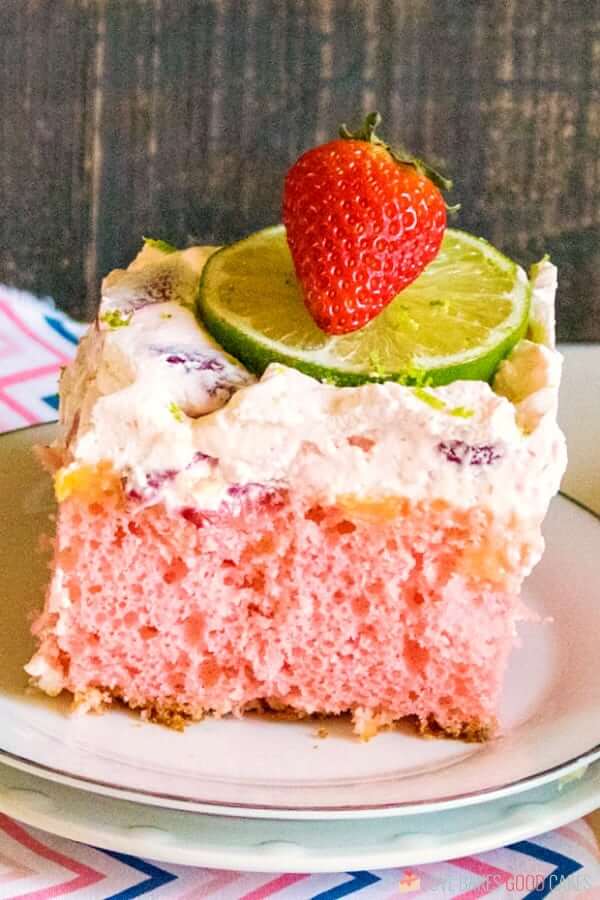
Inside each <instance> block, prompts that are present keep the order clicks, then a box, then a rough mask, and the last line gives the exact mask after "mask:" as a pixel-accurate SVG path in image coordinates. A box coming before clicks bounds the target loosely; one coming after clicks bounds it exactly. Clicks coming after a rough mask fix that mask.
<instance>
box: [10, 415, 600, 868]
mask: <svg viewBox="0 0 600 900" xmlns="http://www.w3.org/2000/svg"><path fill="white" fill-rule="evenodd" d="M51 431H52V426H44V427H40V428H35V429H28V430H25V431H20V432H13V433H11V434H7V435H5V436H3V437H2V438H0V493H1V495H2V497H3V499H4V500H5V510H6V512H5V515H4V517H3V520H2V524H1V526H0V598H1V601H2V611H3V628H2V632H1V633H0V810H1V811H3V812H5V813H7V814H9V815H12V816H14V817H15V818H17V819H20V820H21V821H24V822H26V823H28V824H30V825H36V826H38V827H40V828H43V829H46V830H48V831H51V832H54V833H56V834H60V835H63V836H65V837H69V838H73V839H75V840H79V841H84V842H88V843H93V844H96V845H99V846H102V847H106V848H110V849H114V850H121V851H124V852H127V853H133V854H137V855H141V856H149V857H152V858H154V859H158V860H165V861H169V862H174V863H184V864H195V865H202V866H211V867H218V868H232V869H243V870H257V871H262V872H266V871H289V872H292V871H294V872H319V871H334V870H345V869H348V868H350V869H357V868H384V867H386V866H401V865H406V864H413V865H416V864H419V863H424V862H432V861H436V860H441V859H448V858H452V857H456V856H462V855H465V854H470V853H475V852H480V851H482V850H486V849H490V848H492V847H497V846H500V845H502V844H506V843H509V842H512V841H515V840H520V839H523V838H526V837H530V836H532V835H533V834H537V833H540V832H542V831H546V830H548V829H550V828H553V827H557V826H559V825H561V824H564V823H565V822H567V821H569V820H572V819H574V818H577V817H578V816H581V815H584V814H585V813H587V812H590V811H591V810H593V809H595V808H596V807H598V806H600V672H599V668H598V651H597V636H598V634H600V604H598V597H599V596H600V573H599V570H598V565H597V560H598V559H599V558H600V521H599V520H598V519H596V518H595V517H594V516H593V514H592V513H590V512H589V511H587V510H585V509H583V508H582V507H580V506H578V505H577V504H575V503H574V502H573V501H571V500H568V499H567V498H565V497H558V498H557V499H556V500H555V501H554V504H553V507H552V509H551V512H550V514H549V517H548V520H547V526H546V538H547V544H548V549H547V552H546V555H545V557H544V559H543V562H542V563H541V564H540V565H539V566H538V568H537V569H536V570H535V572H534V574H533V575H532V576H531V578H530V580H529V581H528V583H527V587H526V590H525V600H526V603H527V605H528V606H529V607H530V608H531V609H532V610H534V611H535V612H536V613H538V614H539V616H540V617H541V618H542V620H543V622H542V624H540V623H536V624H533V623H525V624H524V625H523V626H522V629H521V638H522V644H521V647H520V649H518V650H517V651H516V653H515V654H514V657H513V659H512V662H511V668H510V673H509V677H508V680H507V684H506V690H505V695H504V701H503V709H502V717H501V722H502V730H501V734H500V735H499V736H498V737H497V738H496V739H495V740H493V741H491V742H490V743H488V744H485V745H479V744H463V743H459V742H453V741H445V740H443V741H442V740H429V741H428V740H424V739H421V738H418V737H417V736H415V734H414V732H413V731H411V730H410V729H409V728H407V729H406V730H395V731H391V732H387V733H383V734H381V735H379V736H378V737H377V739H376V740H374V741H371V742H370V743H369V744H362V743H360V742H359V741H357V739H356V738H355V737H354V736H353V735H352V732H351V729H350V726H349V724H348V723H346V722H343V721H332V722H326V723H321V722H319V723H315V722H311V721H305V722H293V723H291V722H280V721H275V720H273V721H271V720H268V719H266V718H252V717H249V718H246V719H244V720H242V721H238V720H235V719H225V720H221V721H216V720H207V721H206V722H203V723H201V724H199V725H195V726H192V727H190V728H188V729H187V730H186V731H185V733H183V734H179V733H176V732H172V731H169V730H167V729H165V728H161V727H158V726H155V725H150V724H145V723H142V722H140V720H139V719H138V718H137V717H135V716H133V715H131V714H129V713H128V712H126V711H124V710H115V711H111V712H110V713H108V714H106V715H103V716H80V717H79V716H72V715H70V714H69V710H68V705H67V703H66V701H65V702H63V701H62V700H61V699H60V698H59V699H57V700H49V699H48V698H44V697H41V696H38V695H35V694H31V693H28V692H27V691H26V677H25V675H24V673H23V670H22V666H23V664H24V662H26V660H27V659H28V658H29V656H30V654H31V651H32V642H31V639H30V637H29V625H28V623H29V617H30V611H31V610H32V609H33V608H35V607H37V606H39V604H40V601H41V596H42V592H43V583H44V580H45V577H46V570H45V564H44V560H43V559H42V558H41V556H39V555H38V554H37V550H36V547H37V544H38V541H39V535H40V534H41V533H42V532H43V531H44V529H46V528H47V517H48V513H49V511H50V510H51V508H52V501H51V497H50V491H49V486H48V479H47V478H46V477H44V476H43V475H42V474H40V472H39V470H38V468H37V466H36V464H35V462H34V460H33V458H32V454H31V447H32V445H33V444H35V443H38V442H46V441H48V440H49V439H51ZM596 760H599V762H595V761H596Z"/></svg>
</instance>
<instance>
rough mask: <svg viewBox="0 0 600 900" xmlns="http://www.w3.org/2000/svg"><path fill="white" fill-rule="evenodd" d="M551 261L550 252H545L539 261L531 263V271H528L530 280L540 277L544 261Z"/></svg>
mask: <svg viewBox="0 0 600 900" xmlns="http://www.w3.org/2000/svg"><path fill="white" fill-rule="evenodd" d="M549 262H550V254H549V253H544V255H543V256H542V258H541V259H539V260H538V261H537V262H534V263H531V265H530V266H529V272H528V274H529V280H530V281H535V279H536V278H537V277H538V275H539V272H540V269H541V268H542V266H543V265H544V263H549Z"/></svg>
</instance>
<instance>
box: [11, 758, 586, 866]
mask: <svg viewBox="0 0 600 900" xmlns="http://www.w3.org/2000/svg"><path fill="white" fill-rule="evenodd" d="M7 768H8V767H5V766H2V765H0V811H1V812H4V813H5V814H6V815H9V816H12V817H13V818H16V819H18V820H19V821H21V822H23V823H24V824H26V825H28V826H32V827H37V828H41V829H43V830H45V831H47V832H50V833H52V834H55V835H59V836H60V837H62V838H65V839H68V840H74V841H79V842H83V843H86V844H92V845H93V846H96V847H104V848H105V849H107V850H112V851H117V852H124V853H129V854H132V855H135V856H141V857H146V858H148V857H149V858H152V859H155V860H157V861H159V862H162V863H166V864H171V865H188V866H202V867H209V868H219V869H225V870H231V871H245V872H265V873H279V872H294V873H306V874H319V873H331V872H334V871H335V872H344V871H348V870H349V869H353V870H355V869H357V868H361V869H372V870H375V871H377V870H383V869H389V868H398V867H400V868H401V867H403V866H406V865H412V866H414V865H427V864H434V863H440V862H443V861H445V860H447V859H453V858H457V857H460V856H465V855H472V854H479V853H485V852H488V851H490V850H493V849H496V848H497V847H498V846H501V845H502V846H506V845H507V844H510V843H513V842H515V841H519V840H526V839H528V838H530V837H533V836H534V835H538V834H541V833H543V832H546V831H548V830H550V829H554V828H558V827H560V826H562V825H565V824H567V823H568V822H571V821H573V820H574V819H576V818H579V817H581V816H585V815H588V814H589V813H590V812H592V811H593V810H594V808H595V807H596V806H597V804H598V803H599V802H600V763H596V764H595V765H591V766H589V767H586V769H585V770H584V771H583V772H582V774H581V777H580V778H579V779H578V780H577V781H576V782H573V783H571V784H569V785H566V786H565V789H564V790H563V789H561V788H560V786H559V787H558V788H557V789H556V790H554V792H553V795H548V794H545V793H544V792H550V791H552V789H553V786H552V785H546V786H542V787H541V788H538V789H537V790H536V789H534V790H532V791H522V792H521V793H520V795H519V796H518V797H513V798H510V797H505V798H499V799H498V800H496V801H494V800H490V801H489V802H488V812H491V813H492V814H493V815H492V819H491V821H490V822H488V823H487V824H484V825H483V826H482V825H481V824H480V825H479V827H473V825H472V824H471V822H470V821H469V820H468V819H467V821H466V822H465V825H464V828H459V829H456V828H455V827H450V828H448V826H447V825H446V829H445V830H443V829H442V828H441V827H440V826H441V821H443V818H444V817H446V816H451V815H452V814H453V813H457V812H460V811H459V810H448V811H442V812H441V816H442V820H440V816H439V815H438V814H437V813H435V812H434V813H425V814H423V816H422V817H421V820H425V822H422V821H419V823H418V826H417V830H416V832H412V833H411V831H410V830H409V831H408V833H407V834H404V835H403V834H402V833H401V831H402V828H403V825H404V828H406V827H407V825H408V826H410V817H406V816H402V815H399V816H396V817H394V818H392V819H390V818H389V817H388V818H386V817H383V818H380V819H371V820H369V821H368V822H364V820H363V824H364V825H367V826H368V827H369V829H372V828H373V829H382V830H384V831H385V830H386V829H388V835H387V836H384V835H379V836H378V838H377V841H376V842H375V841H374V842H373V845H372V846H371V847H366V848H365V849H364V850H361V851H360V853H362V854H364V855H363V856H361V857H360V858H359V859H356V856H357V854H359V855H360V853H359V851H358V850H357V849H356V847H355V848H354V849H353V850H352V854H353V856H352V860H351V863H352V864H351V865H350V860H349V859H348V858H345V859H341V858H339V856H338V858H337V860H336V857H335V856H334V853H335V851H334V850H332V848H331V847H329V848H327V849H326V852H325V853H318V851H315V850H314V849H313V850H312V853H311V852H305V846H303V845H302V833H303V829H304V828H318V829H319V833H318V834H319V843H320V846H321V847H322V846H323V844H324V843H325V840H326V838H329V839H331V835H330V834H329V833H324V831H323V827H322V823H321V822H318V821H317V822H313V821H305V822H295V823H294V822H291V823H290V822H285V823H284V822H280V821H276V820H275V821H274V820H272V821H270V822H267V823H264V822H263V823H261V822H260V821H259V820H256V819H240V818H239V817H238V823H237V824H239V825H240V826H241V828H242V830H243V829H246V830H247V831H250V830H252V829H254V828H256V829H257V830H259V829H260V828H261V827H265V825H266V827H267V828H268V827H272V828H276V829H277V831H276V834H275V835H274V838H272V839H271V840H267V841H264V840H263V841H261V840H258V841H257V840H256V839H255V840H254V842H253V843H251V844H250V843H249V842H248V841H246V843H245V844H243V843H241V835H240V828H238V829H236V832H235V835H234V839H233V840H232V839H231V835H230V833H229V832H227V839H225V835H224V836H223V839H222V843H221V844H217V846H216V847H215V846H214V845H210V844H207V843H206V842H205V841H203V835H204V834H205V832H206V828H209V829H210V830H211V832H212V833H213V834H214V829H215V827H217V828H223V827H224V828H225V829H227V828H228V825H229V823H228V822H227V823H225V824H223V823H221V822H216V823H215V819H216V818H218V817H215V816H214V815H210V814H208V815H206V814H195V813H191V812H188V813H184V812H182V811H180V810H161V811H160V813H159V817H158V819H157V818H152V819H151V820H150V821H148V818H147V817H148V811H149V810H148V807H146V806H145V805H144V804H141V803H128V802H125V801H122V800H118V799H111V798H108V797H103V798H102V807H105V806H106V807H107V809H108V811H110V813H111V814H110V817H109V821H108V827H107V823H106V819H107V816H106V810H105V811H104V812H103V813H102V812H101V814H100V816H99V817H98V805H97V804H96V805H95V806H94V807H93V811H92V813H90V811H88V810H84V812H83V813H82V812H81V811H80V812H79V815H77V813H73V812H71V816H70V817H67V816H64V815H61V813H60V810H61V809H62V810H64V809H65V808H67V809H69V808H70V809H71V811H72V809H73V807H72V805H70V804H69V803H68V802H67V803H66V804H65V803H64V802H63V803H62V804H61V803H60V799H61V798H62V799H63V800H64V798H65V790H66V799H67V801H68V800H69V797H71V799H72V797H73V795H75V798H76V803H77V799H79V800H81V801H82V803H83V804H84V805H85V804H88V803H91V804H94V801H95V800H97V798H96V797H95V795H94V794H91V793H89V792H87V791H81V790H78V789H73V788H70V787H68V786H65V785H61V784H57V783H53V784H52V787H51V789H50V790H51V793H52V792H55V794H57V795H58V799H59V803H58V813H54V812H53V811H52V809H50V810H48V807H47V805H46V803H45V802H44V801H45V799H50V800H51V804H52V797H50V798H48V797H47V794H45V793H44V788H45V787H46V786H47V783H48V782H47V781H46V780H45V779H42V778H39V777H38V776H33V775H28V774H26V775H24V781H23V780H21V783H20V784H17V786H16V792H17V795H16V796H13V797H12V802H11V791H14V790H15V786H14V785H13V786H8V788H7V787H6V785H4V786H3V784H2V782H3V780H4V778H3V775H4V774H5V773H4V771H3V770H5V769H7ZM9 771H13V772H14V770H9ZM18 774H19V776H23V774H24V773H18ZM40 782H41V785H40ZM3 787H4V790H3ZM40 794H41V795H42V798H41V799H42V803H41V804H40V803H39V800H40ZM511 800H512V802H510V801H511ZM496 804H498V808H497V809H494V807H495V806H496ZM54 805H55V806H56V805H57V804H54ZM77 805H79V806H80V805H81V804H77ZM479 809H482V807H479ZM115 812H116V816H115ZM484 812H485V808H484ZM127 814H128V815H127ZM136 815H137V816H140V817H141V821H140V820H138V821H137V822H136V821H135V816H136ZM162 816H164V817H165V818H169V820H173V818H175V820H179V819H180V817H181V822H182V823H183V822H184V821H185V820H187V823H186V824H189V822H190V821H191V822H192V823H193V825H194V833H195V834H197V835H198V837H197V839H196V844H195V846H194V847H188V846H187V844H186V843H185V842H184V841H177V840H175V841H169V842H168V843H167V842H163V841H161V840H160V839H159V840H156V841H153V840H152V838H153V837H158V835H159V834H160V832H161V831H163V830H166V828H163V827H161V826H164V825H165V824H166V823H165V822H163V821H162ZM190 817H191V818H190ZM98 818H99V819H100V821H99V822H98ZM144 818H145V819H146V821H144ZM132 819H133V823H132ZM407 819H408V820H409V821H408V822H407ZM429 819H431V820H432V822H431V824H430V822H429V821H428V820H429ZM123 820H124V821H123ZM205 820H206V821H205ZM90 823H91V825H90ZM94 823H96V827H95V830H94V828H93V825H94ZM175 824H176V823H175ZM356 824H358V823H356ZM82 825H83V827H84V828H85V826H87V827H88V830H87V831H83V832H82V830H81V829H82ZM103 825H104V827H102V826H103ZM327 825H328V826H330V828H331V826H333V831H334V837H335V833H336V832H338V831H339V834H338V840H339V841H340V842H341V841H343V837H344V835H345V833H346V832H345V829H346V828H347V820H337V821H333V822H327ZM422 825H424V827H421V826H422ZM203 826H204V827H203ZM289 827H291V829H292V831H291V833H288V832H287V831H286V828H289ZM90 828H91V831H90ZM153 829H154V831H153ZM299 829H301V833H300V835H299V834H298V830H299ZM172 830H173V829H172V828H171V832H169V833H171V834H172ZM328 831H329V829H328ZM389 831H392V832H393V834H392V836H391V840H390V836H389ZM449 835H450V841H449V840H448V836H449ZM174 836H175V838H176V839H177V837H178V834H177V831H175V835H174ZM236 839H237V845H236ZM403 839H405V840H404V842H403ZM436 839H437V840H436ZM240 844H241V846H240ZM265 844H266V847H265ZM269 845H271V846H269ZM273 845H274V846H273ZM269 851H274V852H269ZM337 852H338V855H339V853H340V850H339V848H338V850H337ZM211 854H212V856H211ZM374 854H375V855H376V858H375V856H374ZM224 857H225V858H224ZM330 860H331V861H330Z"/></svg>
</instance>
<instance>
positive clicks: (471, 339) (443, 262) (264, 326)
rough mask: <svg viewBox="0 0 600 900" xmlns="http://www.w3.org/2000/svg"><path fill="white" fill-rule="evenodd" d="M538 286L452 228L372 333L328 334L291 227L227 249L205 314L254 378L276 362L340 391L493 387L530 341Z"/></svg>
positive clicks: (207, 291)
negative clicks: (391, 385)
mask: <svg viewBox="0 0 600 900" xmlns="http://www.w3.org/2000/svg"><path fill="white" fill-rule="evenodd" d="M530 295H531V288H530V285H529V282H528V280H527V276H526V275H525V273H524V272H523V270H522V269H521V268H520V267H519V266H517V265H516V263H514V262H512V261H511V260H510V259H508V258H507V257H505V256H503V255H502V254H501V253H500V252H499V251H498V250H496V249H495V248H494V247H493V246H492V245H491V244H489V243H487V241H484V240H483V239H481V238H476V237H473V236H472V235H470V234H467V233H466V232H463V231H457V230H453V229H448V230H447V231H446V234H445V236H444V240H443V243H442V246H441V249H440V252H439V253H438V255H437V256H436V258H435V259H434V260H433V261H432V262H431V263H430V264H429V265H428V266H427V268H426V269H425V271H424V272H423V273H422V274H421V275H420V276H419V277H418V278H417V279H416V281H414V282H413V283H412V284H411V285H410V286H409V287H407V288H405V290H403V291H402V292H401V293H400V294H398V296H396V297H395V298H394V300H392V302H391V303H390V305H389V306H388V307H387V308H386V309H385V310H384V311H383V312H382V313H381V314H380V315H378V316H377V317H376V318H375V319H373V320H372V321H371V322H369V324H368V325H366V326H365V327H364V328H361V329H360V330H358V331H355V332H352V333H351V334H345V335H327V334H325V333H324V332H322V331H321V330H320V329H319V328H318V327H317V326H316V324H315V323H314V322H313V320H312V318H311V317H310V315H309V313H308V311H307V310H306V307H305V306H304V302H303V300H302V291H301V287H300V285H299V283H298V280H297V278H296V274H295V271H294V264H293V262H292V258H291V255H290V251H289V248H288V245H287V241H286V237H285V229H284V228H283V226H282V225H278V226H275V227H273V228H267V229H265V230H263V231H259V232H256V233H255V234H252V235H250V237H247V238H245V239H244V240H242V241H239V242H238V243H236V244H232V245H230V246H228V247H224V248H223V249H222V250H220V251H219V252H217V253H215V254H214V255H213V256H212V257H211V258H210V259H209V261H208V263H207V264H206V267H205V269H204V272H203V274H202V279H201V282H200V292H199V298H198V306H199V313H200V316H201V317H202V319H203V321H204V322H205V324H206V326H207V328H208V330H209V331H210V332H211V333H212V335H213V336H214V337H215V338H216V340H217V341H219V343H220V344H221V345H222V346H223V347H224V349H225V350H227V351H228V352H229V353H231V354H232V355H233V356H235V357H237V358H238V359H239V360H240V361H241V362H243V363H244V364H245V365H246V366H247V367H248V368H249V369H251V370H252V371H254V372H256V373H258V374H261V373H262V372H263V371H264V370H265V368H266V367H267V366H268V365H269V363H271V362H281V363H284V364H286V365H290V366H293V367H295V368H297V369H300V370H302V371H304V372H306V373H307V374H309V375H313V376H315V377H317V378H320V379H323V380H328V381H331V382H333V383H336V384H340V385H349V384H362V383H364V382H367V381H386V380H390V379H391V380H396V381H399V382H402V383H405V384H423V383H428V384H432V385H441V384H448V383H450V382H451V381H455V380H457V379H462V378H466V379H477V380H484V381H489V380H490V379H491V377H492V376H493V374H494V372H495V370H496V368H497V366H498V363H499V362H500V360H501V359H502V358H503V357H504V356H506V355H507V354H508V353H509V352H510V350H511V349H512V347H513V346H514V345H515V343H516V342H517V341H518V340H519V339H520V338H521V337H522V336H523V335H524V334H525V331H526V329H527V322H528V316H529V304H530Z"/></svg>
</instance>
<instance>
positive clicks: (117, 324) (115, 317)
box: [100, 309, 133, 328]
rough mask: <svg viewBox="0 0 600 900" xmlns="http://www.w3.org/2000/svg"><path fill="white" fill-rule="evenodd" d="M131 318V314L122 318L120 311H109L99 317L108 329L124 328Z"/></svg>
mask: <svg viewBox="0 0 600 900" xmlns="http://www.w3.org/2000/svg"><path fill="white" fill-rule="evenodd" d="M132 318H133V312H130V313H129V315H127V316H124V315H123V313H122V312H121V310H120V309H109V310H107V311H106V312H105V313H102V315H101V316H100V321H101V322H104V323H105V324H106V325H108V326H109V328H124V327H125V326H126V325H129V323H130V322H131V320H132Z"/></svg>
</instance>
